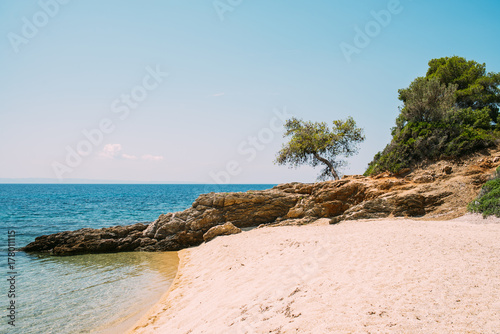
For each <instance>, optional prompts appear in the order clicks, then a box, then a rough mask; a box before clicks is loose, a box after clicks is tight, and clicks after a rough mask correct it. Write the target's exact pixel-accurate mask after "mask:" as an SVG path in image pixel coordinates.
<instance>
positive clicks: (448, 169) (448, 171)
mask: <svg viewBox="0 0 500 334" xmlns="http://www.w3.org/2000/svg"><path fill="white" fill-rule="evenodd" d="M443 173H445V174H448V175H449V174H451V173H453V167H451V166H444V167H443Z"/></svg>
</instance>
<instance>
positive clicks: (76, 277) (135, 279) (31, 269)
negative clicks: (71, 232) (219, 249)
mask: <svg viewBox="0 0 500 334" xmlns="http://www.w3.org/2000/svg"><path fill="white" fill-rule="evenodd" d="M16 257H17V260H18V268H19V269H18V272H19V277H18V283H17V289H18V299H17V301H16V303H17V302H18V304H19V305H18V317H17V321H16V332H19V333H27V334H28V333H91V332H92V333H94V332H96V330H97V331H105V332H107V333H114V332H116V333H120V332H123V328H124V326H125V325H126V326H128V327H131V326H132V325H133V323H134V322H135V321H136V320H138V318H140V316H142V314H144V313H145V312H146V311H147V310H148V309H149V308H150V307H151V306H152V305H154V303H155V302H156V301H158V300H159V298H160V297H161V295H162V294H163V293H165V292H166V291H167V289H168V286H169V284H170V283H171V282H172V280H173V278H174V277H175V274H176V271H177V265H178V257H177V253H176V252H165V253H139V252H133V253H116V254H89V255H76V256H67V257H52V256H43V255H36V256H35V255H27V254H25V253H22V252H19V253H17V256H16ZM28 263H29V265H25V264H28ZM4 285H5V283H4ZM120 325H121V326H120ZM5 326H6V324H5V322H2V324H0V332H2V333H3V332H4V330H5V329H7V327H5ZM116 326H120V327H116ZM117 328H119V329H117ZM125 329H126V328H125Z"/></svg>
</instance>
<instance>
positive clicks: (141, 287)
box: [0, 184, 273, 334]
mask: <svg viewBox="0 0 500 334" xmlns="http://www.w3.org/2000/svg"><path fill="white" fill-rule="evenodd" d="M272 186H273V185H94V184H92V185H91V184H85V185H83V184H79V185H63V184H61V185H59V184H57V185H53V184H0V254H1V261H2V266H0V268H1V269H0V282H1V283H0V307H1V309H2V311H1V315H2V317H1V322H0V333H23V334H29V333H37V334H38V333H97V332H101V333H115V332H116V333H121V332H123V331H124V330H126V329H127V328H129V327H131V326H132V325H133V324H134V322H135V321H137V320H138V318H139V317H140V316H141V315H143V314H144V313H145V312H146V311H147V310H148V309H149V308H150V307H151V306H152V305H154V303H156V302H157V301H158V300H159V298H160V297H161V295H162V294H163V293H164V292H165V291H166V290H167V287H168V285H169V284H170V283H171V282H172V280H173V278H174V277H175V273H176V270H177V264H178V258H177V254H176V253H175V252H165V253H117V254H92V255H77V256H68V257H51V256H43V255H31V254H30V255H28V254H25V253H24V252H16V253H15V256H14V257H11V258H14V259H15V264H14V267H13V269H14V271H15V272H16V274H15V282H14V283H15V284H14V285H15V292H14V293H15V297H14V298H9V296H8V294H9V289H10V283H9V282H8V281H7V280H8V279H9V276H10V274H8V272H9V271H11V270H12V268H10V269H9V267H8V252H7V251H8V249H7V240H8V231H12V230H13V231H15V236H16V237H15V242H16V247H22V246H24V245H26V244H27V243H29V242H31V241H33V240H34V239H35V237H37V236H39V235H42V234H49V233H56V232H61V231H67V230H76V229H79V228H82V227H92V228H101V227H108V226H114V225H128V224H133V223H137V222H150V221H153V220H155V219H156V218H157V217H158V216H159V215H160V214H161V213H168V212H176V211H182V210H184V209H186V208H188V207H190V206H191V204H192V202H193V201H194V200H195V199H196V197H198V195H200V194H202V193H207V192H211V191H216V192H232V191H247V190H261V189H269V188H271V187H272ZM11 283H12V282H11ZM12 300H13V301H15V304H14V305H15V322H14V323H15V327H13V326H11V325H9V324H8V321H9V320H10V319H9V318H8V317H7V315H8V314H9V310H7V307H9V303H10V302H11V301H12Z"/></svg>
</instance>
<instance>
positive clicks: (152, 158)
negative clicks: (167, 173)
mask: <svg viewBox="0 0 500 334" xmlns="http://www.w3.org/2000/svg"><path fill="white" fill-rule="evenodd" d="M141 159H142V160H149V161H161V160H163V159H165V158H164V157H163V156H161V155H151V154H144V155H143V156H142V157H141Z"/></svg>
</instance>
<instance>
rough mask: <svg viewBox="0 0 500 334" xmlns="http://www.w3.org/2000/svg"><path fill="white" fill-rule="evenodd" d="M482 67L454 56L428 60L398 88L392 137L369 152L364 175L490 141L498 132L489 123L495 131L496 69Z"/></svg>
mask: <svg viewBox="0 0 500 334" xmlns="http://www.w3.org/2000/svg"><path fill="white" fill-rule="evenodd" d="M485 68H486V67H485V65H484V64H479V63H477V62H475V61H467V60H466V59H465V58H461V57H456V56H455V57H451V58H448V57H446V58H438V59H432V60H431V61H429V69H428V71H427V74H426V76H425V77H418V78H416V79H415V80H414V81H413V82H412V83H411V84H410V86H409V87H407V88H404V89H400V90H399V91H398V92H399V99H400V100H401V101H402V102H403V105H402V106H401V107H400V108H399V110H400V114H399V116H398V117H397V118H396V127H395V128H393V129H392V140H391V142H390V143H389V144H388V145H387V146H386V147H385V148H384V150H383V151H382V152H379V153H377V154H376V155H375V157H374V159H373V161H372V162H370V164H369V165H368V170H367V171H366V172H365V175H371V174H376V173H380V172H384V171H387V170H388V171H391V172H398V171H400V170H401V169H403V168H408V167H410V168H411V167H413V166H415V165H417V164H421V163H422V162H425V161H431V160H435V159H443V158H446V159H448V158H458V157H461V156H465V155H468V154H472V153H474V152H477V151H478V150H481V149H484V148H486V147H490V146H492V145H494V144H495V140H496V139H497V138H498V132H495V131H494V129H495V127H494V126H493V123H495V122H496V123H497V124H496V128H497V129H498V130H500V125H499V122H500V117H498V106H499V105H500V90H499V88H498V87H499V85H500V74H499V73H486V70H485ZM492 116H494V118H493V117H492Z"/></svg>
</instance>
